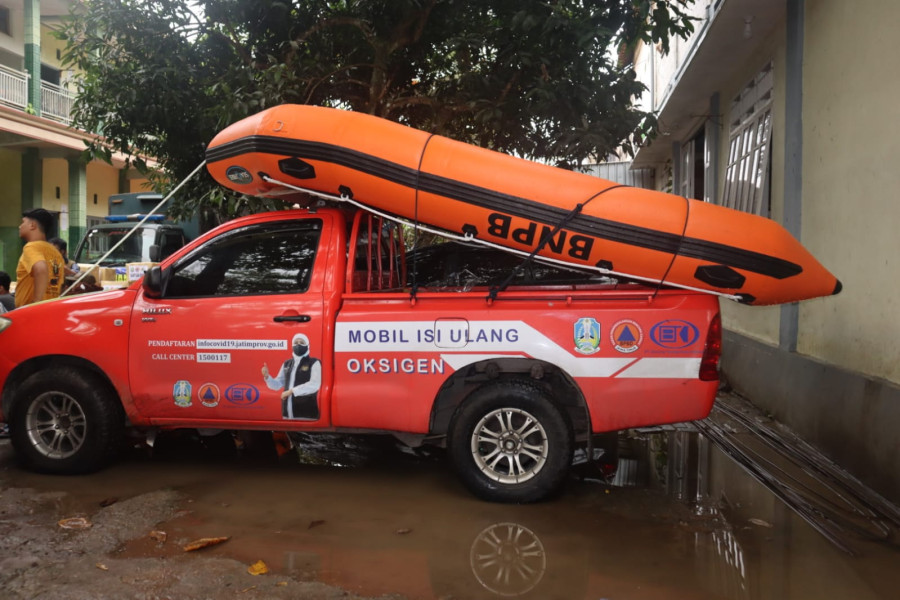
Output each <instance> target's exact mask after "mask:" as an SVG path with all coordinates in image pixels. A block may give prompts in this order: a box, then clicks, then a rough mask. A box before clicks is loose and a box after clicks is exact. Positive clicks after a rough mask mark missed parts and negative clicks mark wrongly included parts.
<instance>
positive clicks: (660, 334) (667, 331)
mask: <svg viewBox="0 0 900 600" xmlns="http://www.w3.org/2000/svg"><path fill="white" fill-rule="evenodd" d="M699 337H700V330H699V329H697V326H696V325H694V324H693V323H688V322H687V321H678V320H670V321H661V322H659V323H657V324H656V325H654V326H653V328H652V329H651V330H650V339H651V340H653V342H654V343H655V344H657V345H658V346H662V347H663V348H669V349H670V350H678V349H680V348H687V347H688V346H690V345H692V344H693V343H694V342H696V341H697V338H699Z"/></svg>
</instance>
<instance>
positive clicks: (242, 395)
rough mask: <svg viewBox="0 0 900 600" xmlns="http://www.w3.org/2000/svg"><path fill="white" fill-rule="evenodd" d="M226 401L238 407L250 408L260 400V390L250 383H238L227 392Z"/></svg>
mask: <svg viewBox="0 0 900 600" xmlns="http://www.w3.org/2000/svg"><path fill="white" fill-rule="evenodd" d="M225 399H226V400H228V401H229V402H230V403H231V404H236V405H237V406H250V405H251V404H256V401H257V400H259V390H258V389H256V387H255V386H252V385H250V384H249V383H236V384H234V385H233V386H231V387H229V388H228V389H227V390H225Z"/></svg>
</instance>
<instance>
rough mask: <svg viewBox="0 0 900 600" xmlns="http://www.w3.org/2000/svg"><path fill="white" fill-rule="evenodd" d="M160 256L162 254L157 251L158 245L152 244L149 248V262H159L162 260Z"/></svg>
mask: <svg viewBox="0 0 900 600" xmlns="http://www.w3.org/2000/svg"><path fill="white" fill-rule="evenodd" d="M160 254H162V253H161V252H160V251H159V245H158V244H152V245H151V246H150V262H159V261H160V260H162V257H160Z"/></svg>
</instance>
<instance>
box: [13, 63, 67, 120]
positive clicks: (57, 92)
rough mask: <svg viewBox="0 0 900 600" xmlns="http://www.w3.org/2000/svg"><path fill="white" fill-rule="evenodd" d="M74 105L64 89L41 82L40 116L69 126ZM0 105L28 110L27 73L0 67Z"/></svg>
mask: <svg viewBox="0 0 900 600" xmlns="http://www.w3.org/2000/svg"><path fill="white" fill-rule="evenodd" d="M74 103H75V96H73V95H72V94H71V93H70V92H69V91H68V90H66V89H65V88H63V87H60V86H58V85H53V84H52V83H48V82H46V81H42V82H41V116H43V117H46V118H48V119H53V120H54V121H59V122H61V123H65V124H66V125H69V124H71V122H72V118H71V115H72V105H73V104H74ZM0 104H6V105H7V106H13V107H15V108H20V109H22V110H26V109H27V108H28V73H23V72H22V71H16V70H15V69H10V68H9V67H5V66H3V65H0Z"/></svg>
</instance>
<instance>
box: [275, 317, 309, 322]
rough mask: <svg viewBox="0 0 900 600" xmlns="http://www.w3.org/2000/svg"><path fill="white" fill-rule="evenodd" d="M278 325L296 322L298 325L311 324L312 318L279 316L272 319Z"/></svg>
mask: <svg viewBox="0 0 900 600" xmlns="http://www.w3.org/2000/svg"><path fill="white" fill-rule="evenodd" d="M272 320H273V321H275V322H276V323H284V322H285V321H296V322H297V323H309V322H310V321H311V320H312V317H310V316H309V315H293V316H288V315H278V316H277V317H273V319H272Z"/></svg>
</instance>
